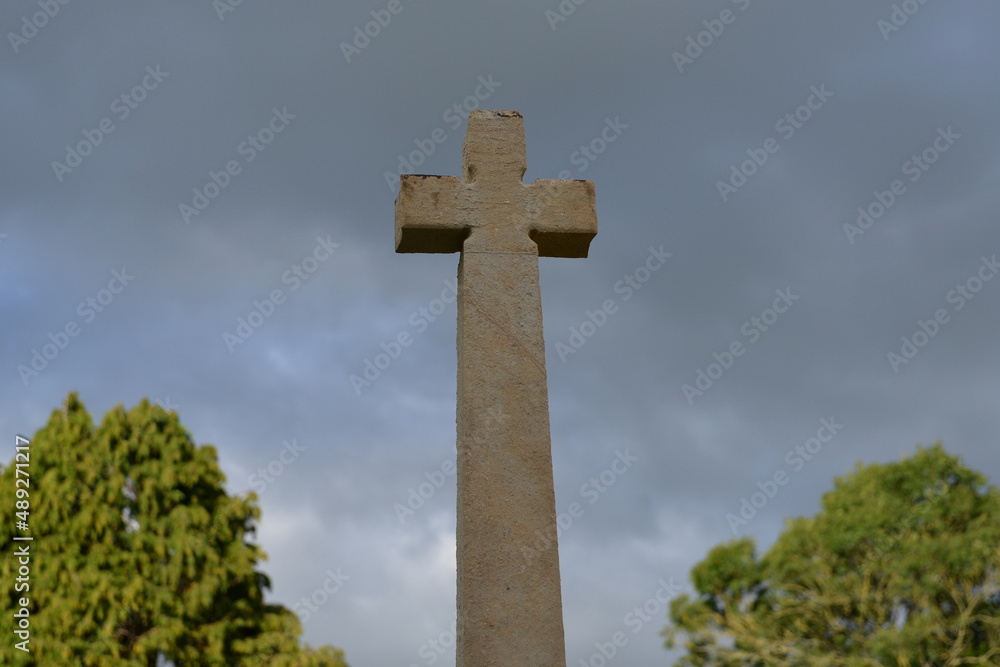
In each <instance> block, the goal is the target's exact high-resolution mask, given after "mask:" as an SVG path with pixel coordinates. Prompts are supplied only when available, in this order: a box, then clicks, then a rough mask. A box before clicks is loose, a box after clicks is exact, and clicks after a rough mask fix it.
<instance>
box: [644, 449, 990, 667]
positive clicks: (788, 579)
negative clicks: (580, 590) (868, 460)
mask: <svg viewBox="0 0 1000 667" xmlns="http://www.w3.org/2000/svg"><path fill="white" fill-rule="evenodd" d="M691 575H692V579H693V582H694V586H695V589H696V590H697V592H698V595H697V596H695V597H690V596H688V595H683V596H681V597H679V598H677V599H676V600H674V601H673V603H672V604H671V607H670V621H671V623H672V625H670V626H668V627H667V629H666V630H665V631H664V635H665V636H666V638H667V641H666V645H667V647H668V648H673V647H675V646H680V645H681V642H683V646H684V648H686V650H687V654H686V655H685V656H684V657H682V658H681V659H680V660H679V661H678V662H676V663H675V667H701V666H711V667H821V666H822V667H881V666H893V667H956V666H958V665H1000V492H998V490H997V489H996V487H993V486H990V485H987V484H986V480H985V479H984V478H983V477H982V476H981V475H980V474H978V473H976V472H974V471H972V470H970V469H968V468H966V467H965V466H964V465H962V463H961V461H960V460H959V459H957V458H955V457H952V456H950V455H948V454H947V453H946V452H945V451H944V449H942V447H941V445H940V444H937V445H934V446H933V447H931V448H927V449H924V448H921V449H918V451H917V453H916V454H915V455H914V456H912V457H909V458H907V459H904V460H902V461H900V462H898V463H890V464H884V465H878V464H876V465H869V466H862V465H861V464H858V467H857V469H856V470H855V472H854V473H853V474H850V475H847V476H845V477H841V478H838V479H836V480H835V484H834V488H833V490H832V491H829V492H827V493H826V494H825V495H824V496H823V502H822V510H821V511H820V513H819V514H817V515H816V516H814V517H811V518H802V517H800V518H795V519H791V520H789V521H787V522H786V525H785V530H784V532H783V533H782V534H781V536H780V537H779V538H778V540H777V541H776V543H775V544H774V545H773V546H772V548H771V549H770V551H768V552H767V553H766V554H765V555H764V556H763V557H762V558H758V557H757V554H756V550H755V546H754V542H753V540H751V539H749V538H743V539H740V540H734V541H731V542H729V543H727V544H723V545H720V546H717V547H715V548H714V549H712V551H711V552H710V553H709V554H708V557H707V558H706V559H705V560H703V561H702V562H700V563H698V565H697V566H695V568H694V569H693V570H692V573H691Z"/></svg>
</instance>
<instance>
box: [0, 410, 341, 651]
mask: <svg viewBox="0 0 1000 667" xmlns="http://www.w3.org/2000/svg"><path fill="white" fill-rule="evenodd" d="M29 452H30V464H29V468H28V470H29V471H30V486H29V488H28V491H29V498H28V499H29V502H30V515H29V517H28V524H29V530H28V531H27V534H29V535H31V536H33V538H34V539H33V541H31V542H14V541H12V538H13V537H14V536H15V535H23V534H25V533H24V532H23V531H21V530H17V529H16V527H15V525H14V522H13V521H12V520H6V521H4V522H3V524H2V526H0V552H2V553H0V581H3V582H4V588H5V590H4V591H3V593H2V594H0V616H2V617H3V618H6V619H11V618H13V613H14V611H15V609H17V608H18V607H19V606H20V604H19V600H20V598H27V599H28V600H29V601H30V602H29V604H28V609H29V610H30V618H29V622H30V633H31V639H30V643H29V644H28V648H29V649H30V653H25V652H23V651H21V650H18V649H17V648H15V642H16V641H17V640H16V639H14V636H13V635H11V634H9V633H8V635H7V637H6V639H5V640H4V641H3V642H0V664H4V665H15V664H18V665H44V666H50V665H58V666H63V665H85V666H88V667H90V666H93V667H119V666H120V667H126V666H128V667H136V666H141V667H156V665H158V664H160V665H162V664H169V663H167V662H166V661H170V663H172V664H174V665H176V667H189V666H193V665H199V666H201V665H207V666H215V665H220V666H225V667H234V666H239V667H242V666H257V665H259V666H261V667H265V666H266V667H346V665H347V663H346V662H344V657H343V652H341V651H339V650H337V649H334V648H333V647H329V646H324V647H321V648H319V649H311V648H309V647H308V646H304V647H303V646H300V645H299V640H298V638H299V636H300V635H301V633H302V626H301V624H300V622H299V619H298V617H297V616H296V615H295V614H294V613H292V612H291V611H290V610H288V609H286V608H285V607H283V606H281V605H274V604H266V603H265V602H264V598H263V594H264V591H265V590H266V589H268V588H269V587H270V581H269V579H268V577H267V576H266V575H264V574H263V573H261V572H259V571H257V570H256V569H255V567H256V565H257V562H258V561H260V560H264V559H266V555H265V554H264V552H263V551H262V550H261V549H260V548H259V547H257V546H256V545H254V544H252V543H250V542H247V541H246V537H247V536H248V535H252V534H253V533H254V525H255V523H254V522H255V521H257V520H258V519H259V518H260V509H259V507H258V506H257V504H256V495H255V494H254V493H252V492H251V493H249V494H248V495H247V496H246V497H240V496H230V495H228V494H227V493H226V491H225V490H224V482H225V476H224V475H223V474H222V472H221V471H220V469H219V465H218V460H217V457H216V451H215V448H214V447H212V446H210V445H202V446H197V445H195V444H194V442H193V441H192V439H191V436H190V435H189V434H188V432H187V431H186V430H185V429H184V428H183V427H182V426H181V424H180V421H179V420H178V417H177V415H176V413H172V412H171V413H167V412H165V411H164V410H163V409H162V408H160V407H159V406H157V405H154V404H151V403H150V402H149V401H147V400H145V399H144V400H143V401H142V402H141V403H140V404H139V405H138V406H136V407H134V408H132V409H131V410H129V411H127V412H126V411H125V409H124V408H123V407H122V406H121V405H119V406H117V407H115V408H113V409H112V410H111V411H110V412H109V413H108V414H107V415H106V416H105V418H104V420H103V421H102V422H101V424H100V425H99V426H97V427H96V428H95V427H94V425H93V422H92V421H91V418H90V415H88V414H87V411H86V409H85V408H84V406H83V404H82V403H81V402H80V401H79V399H78V397H77V395H76V394H74V393H71V394H70V395H69V396H68V397H67V399H66V401H65V404H64V406H63V408H62V409H61V410H55V411H53V413H52V415H51V417H50V419H49V422H48V424H46V426H45V427H44V428H42V429H41V430H40V431H38V433H36V434H35V436H34V437H33V438H32V439H31V444H30V447H29ZM17 478H18V473H17V470H16V467H15V466H14V465H13V464H12V465H10V466H7V467H6V468H0V507H4V508H12V507H15V495H16V489H17V488H23V483H21V484H16V483H15V480H16V479H17ZM21 479H23V477H21ZM22 495H23V494H22ZM26 544H27V545H30V546H29V548H30V554H31V555H30V560H29V567H30V580H29V585H30V588H29V589H28V590H24V591H17V590H15V586H14V585H13V584H12V583H11V582H14V581H15V578H16V577H17V572H18V568H19V562H18V558H17V557H15V555H14V552H15V551H16V550H17V549H19V548H23V547H24V545H26ZM4 625H5V627H9V622H8V623H6V624H4Z"/></svg>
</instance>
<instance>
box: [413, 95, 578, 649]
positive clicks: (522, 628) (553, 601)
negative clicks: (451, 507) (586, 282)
mask: <svg viewBox="0 0 1000 667" xmlns="http://www.w3.org/2000/svg"><path fill="white" fill-rule="evenodd" d="M462 154H463V159H462V162H463V177H462V178H461V179H459V178H455V177H451V176H417V175H405V176H402V177H401V183H400V193H399V197H398V198H397V200H396V251H397V252H430V253H442V252H459V251H461V253H462V257H461V260H460V262H459V270H458V282H459V295H458V411H457V412H458V417H457V422H458V528H457V532H458V536H457V539H458V548H457V560H458V657H457V665H458V667H487V666H497V667H499V666H501V665H502V666H504V667H511V666H515V665H516V666H517V667H565V664H566V658H565V648H564V639H563V622H562V597H561V591H560V582H559V554H558V548H557V545H556V539H555V534H556V509H555V497H554V492H553V483H552V455H551V447H550V436H549V409H548V389H547V385H546V373H545V347H544V341H543V338H542V304H541V294H540V290H539V286H538V256H539V255H541V256H545V257H586V256H587V251H588V248H589V246H590V241H591V239H592V238H593V237H594V236H595V235H596V234H597V216H596V212H595V205H594V202H595V196H594V185H593V183H592V182H590V181H555V180H539V181H535V182H534V183H532V184H530V185H524V184H523V183H522V182H521V178H522V177H523V176H524V171H525V165H526V162H525V148H524V119H523V118H522V117H521V114H519V113H517V112H516V111H473V112H472V114H471V115H470V116H469V129H468V133H467V134H466V138H465V143H464V145H463V149H462ZM546 540H550V542H549V544H548V547H547V548H542V549H536V546H537V545H538V544H540V543H545V542H546Z"/></svg>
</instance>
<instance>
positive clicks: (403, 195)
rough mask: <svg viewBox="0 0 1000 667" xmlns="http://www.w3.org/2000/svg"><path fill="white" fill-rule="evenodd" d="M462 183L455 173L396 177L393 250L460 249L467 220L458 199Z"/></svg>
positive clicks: (455, 250) (466, 227) (444, 250)
mask: <svg viewBox="0 0 1000 667" xmlns="http://www.w3.org/2000/svg"><path fill="white" fill-rule="evenodd" d="M463 188H464V185H463V183H462V179H460V178H456V177H455V176H420V175H415V174H404V175H402V176H401V177H400V182H399V196H398V197H396V252H427V253H446V252H461V251H462V242H463V241H464V240H465V237H466V236H467V235H468V228H469V221H468V220H465V219H464V216H463V215H462V210H463V209H462V207H460V206H459V200H460V199H461V198H463V197H462V195H463V193H462V191H463Z"/></svg>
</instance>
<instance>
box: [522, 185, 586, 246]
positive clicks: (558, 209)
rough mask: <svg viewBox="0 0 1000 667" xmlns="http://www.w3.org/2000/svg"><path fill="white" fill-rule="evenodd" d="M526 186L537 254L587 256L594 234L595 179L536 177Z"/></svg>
mask: <svg viewBox="0 0 1000 667" xmlns="http://www.w3.org/2000/svg"><path fill="white" fill-rule="evenodd" d="M525 187H526V189H527V191H528V193H529V196H528V198H527V209H528V210H527V216H528V218H529V224H530V228H531V238H532V240H534V241H535V243H536V244H537V245H538V256H539V257H586V256H587V253H588V251H589V249H590V242H591V240H593V238H594V237H595V236H597V203H596V195H595V191H594V182H593V181H560V180H553V179H539V180H537V181H535V182H533V183H532V184H531V185H528V186H525Z"/></svg>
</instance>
